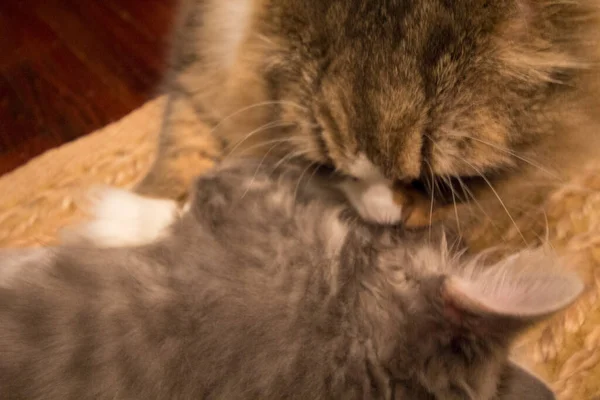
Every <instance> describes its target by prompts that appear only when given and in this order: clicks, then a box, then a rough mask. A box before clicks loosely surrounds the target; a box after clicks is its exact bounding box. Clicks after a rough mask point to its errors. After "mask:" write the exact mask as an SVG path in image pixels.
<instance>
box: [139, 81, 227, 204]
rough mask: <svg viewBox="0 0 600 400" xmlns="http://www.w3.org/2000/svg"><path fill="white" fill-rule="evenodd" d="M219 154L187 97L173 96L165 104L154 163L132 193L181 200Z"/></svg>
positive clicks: (216, 146)
mask: <svg viewBox="0 0 600 400" xmlns="http://www.w3.org/2000/svg"><path fill="white" fill-rule="evenodd" d="M219 150H220V144H219V143H218V142H217V141H216V140H215V139H214V138H213V137H212V136H211V135H210V132H209V129H208V128H207V127H206V126H205V125H204V124H202V123H201V121H200V118H199V117H198V113H197V112H196V111H195V110H194V108H193V107H192V105H191V101H190V99H189V98H188V96H186V95H185V94H183V93H172V94H171V95H169V99H168V100H167V106H166V110H165V115H164V120H163V126H162V128H161V132H160V137H159V143H158V149H157V155H156V159H155V161H154V163H153V165H152V166H151V168H150V170H149V171H148V173H147V174H146V176H145V177H144V178H143V179H142V180H141V181H140V182H139V183H138V184H137V186H136V187H135V189H134V191H135V192H136V193H138V194H141V195H145V196H151V197H157V198H164V199H172V200H183V199H185V198H186V197H187V194H188V190H189V188H190V187H191V184H192V181H193V180H194V179H195V178H196V176H198V175H199V174H201V173H202V172H203V171H204V170H206V169H207V168H209V167H210V166H211V165H212V164H213V162H214V161H215V160H216V158H217V157H218V155H219V154H220V151H219Z"/></svg>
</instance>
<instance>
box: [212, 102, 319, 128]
mask: <svg viewBox="0 0 600 400" xmlns="http://www.w3.org/2000/svg"><path fill="white" fill-rule="evenodd" d="M273 105H289V106H292V107H296V108H297V109H299V110H302V111H308V108H306V107H303V106H301V105H299V104H297V103H295V102H293V101H285V100H271V101H261V102H259V103H254V104H251V105H249V106H246V107H242V108H240V109H239V110H236V111H234V112H232V113H231V114H229V115H228V116H226V117H224V118H223V119H221V120H220V121H219V122H217V124H216V125H215V126H213V127H212V129H211V130H210V134H213V133H214V132H215V131H216V130H217V129H218V128H219V127H220V126H221V125H223V124H224V123H225V122H226V121H228V120H230V119H231V118H233V117H235V116H237V115H240V114H241V113H243V112H246V111H250V110H253V109H255V108H258V107H266V106H273Z"/></svg>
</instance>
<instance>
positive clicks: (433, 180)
mask: <svg viewBox="0 0 600 400" xmlns="http://www.w3.org/2000/svg"><path fill="white" fill-rule="evenodd" d="M425 163H426V164H427V167H428V168H429V173H430V174H431V201H430V204H429V241H431V224H432V223H433V201H434V199H435V186H436V185H435V175H434V173H433V168H431V164H430V163H429V161H427V160H425Z"/></svg>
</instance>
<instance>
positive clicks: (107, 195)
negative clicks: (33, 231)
mask: <svg viewBox="0 0 600 400" xmlns="http://www.w3.org/2000/svg"><path fill="white" fill-rule="evenodd" d="M89 198H90V200H91V203H90V210H89V212H90V213H91V215H92V220H91V221H90V222H87V223H85V224H83V225H82V226H79V227H77V228H76V229H75V231H74V232H71V233H73V234H74V236H75V238H76V239H84V240H86V241H90V242H92V243H93V244H94V245H96V246H100V247H127V246H139V245H144V244H148V243H151V242H153V241H155V240H157V239H159V238H161V237H163V236H164V235H165V234H167V233H168V228H169V227H170V225H171V224H172V223H173V222H174V221H175V219H176V218H177V215H178V207H177V203H176V202H174V201H171V200H162V199H152V198H148V197H143V196H139V195H137V194H134V193H132V192H129V191H126V190H122V189H115V188H99V189H95V190H92V191H91V192H90V196H89Z"/></svg>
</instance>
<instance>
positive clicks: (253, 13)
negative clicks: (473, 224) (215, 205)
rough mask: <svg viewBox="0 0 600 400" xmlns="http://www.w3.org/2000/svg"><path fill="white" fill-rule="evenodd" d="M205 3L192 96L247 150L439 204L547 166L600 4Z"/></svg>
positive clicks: (550, 0) (541, 0)
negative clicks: (453, 188)
mask: <svg viewBox="0 0 600 400" xmlns="http://www.w3.org/2000/svg"><path fill="white" fill-rule="evenodd" d="M202 3H203V4H204V6H203V10H202V12H203V13H204V14H203V15H204V17H203V18H202V20H201V23H202V27H203V28H202V29H203V32H204V33H203V36H202V37H203V40H202V42H201V43H200V44H198V49H199V50H198V51H199V52H201V53H202V54H201V59H202V60H205V61H203V62H201V66H200V67H199V71H196V77H195V78H194V80H192V78H191V75H190V80H189V82H190V83H191V84H198V82H200V81H201V82H203V83H200V84H199V86H201V87H199V88H197V91H196V92H195V94H194V96H198V97H199V98H201V97H202V96H204V104H203V106H204V108H205V110H204V111H205V112H206V113H207V115H208V116H209V117H208V118H209V119H210V118H211V117H212V118H213V120H214V122H215V123H217V122H219V121H223V119H226V121H225V122H222V123H219V129H222V130H224V131H228V133H229V135H230V138H231V137H234V139H232V140H231V142H232V143H234V146H237V143H238V142H240V141H244V142H245V143H247V144H250V145H251V147H254V149H258V150H260V151H270V152H271V153H275V152H277V151H279V150H282V151H284V152H285V153H286V154H289V155H290V156H300V157H304V158H306V159H307V160H309V161H314V162H319V163H323V164H329V165H331V166H333V167H335V168H336V169H337V170H338V171H340V172H342V173H344V174H347V175H349V176H352V177H354V178H357V179H359V180H361V181H364V182H367V183H371V182H380V181H382V180H385V181H386V182H399V183H411V182H415V181H416V183H417V186H418V187H423V186H424V187H425V189H426V190H425V191H426V192H427V191H431V188H432V187H433V185H434V184H437V185H438V186H445V185H448V184H454V185H458V183H453V182H454V181H451V180H450V179H446V178H447V177H460V178H461V179H462V180H463V181H464V183H465V185H467V186H468V185H469V184H470V182H473V184H474V185H476V184H477V180H476V179H470V178H472V177H478V176H480V175H485V176H486V177H487V178H489V179H491V177H492V176H495V174H501V173H503V172H505V171H509V170H512V169H514V168H515V167H517V166H518V165H519V164H521V163H523V162H524V161H523V160H524V159H535V158H536V155H538V152H536V151H535V149H536V144H537V143H538V142H540V141H541V140H543V138H544V137H545V136H548V135H550V134H551V133H550V132H551V131H552V129H549V126H550V124H551V122H550V120H549V117H548V114H551V113H552V110H553V109H555V108H559V107H564V106H565V98H567V96H568V93H569V91H572V90H574V89H575V88H577V87H578V85H579V81H578V79H579V78H580V72H579V71H582V70H585V68H586V67H587V63H588V62H589V61H590V59H592V58H593V57H594V56H593V55H592V53H593V52H590V51H588V49H589V47H588V46H589V45H590V39H591V37H590V33H589V32H588V29H590V28H589V27H590V26H591V25H590V24H591V23H592V22H590V21H592V20H593V19H594V18H596V14H595V9H596V6H597V1H596V0H575V1H560V0H559V1H555V0H494V1H489V0H453V1H448V0H411V1H403V0H389V1H381V0H277V1H274V0H232V1H227V2H223V1H217V0H214V1H208V2H207V1H205V2H202ZM195 17H196V19H198V16H197V15H196V16H195ZM593 43H595V42H593ZM198 74H200V75H203V74H204V76H205V79H204V80H203V79H198V76H197V75H198ZM246 107H247V108H246ZM240 110H243V111H240ZM234 113H235V115H232V114H234ZM236 135H237V136H236ZM285 138H287V139H285ZM252 139H254V140H252ZM237 149H243V146H240V147H237ZM421 183H424V185H421ZM478 183H480V184H482V185H484V184H485V182H482V181H481V180H480V181H479V182H478ZM458 191H459V192H460V193H461V195H459V196H458V197H461V196H462V197H465V196H468V194H466V191H465V190H461V189H460V188H459V190H458ZM437 194H439V195H441V196H443V195H444V194H446V195H447V194H448V191H447V190H446V191H444V190H438V191H437ZM445 200H448V199H447V198H446V199H445ZM375 218H377V215H375ZM380 222H387V221H380Z"/></svg>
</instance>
